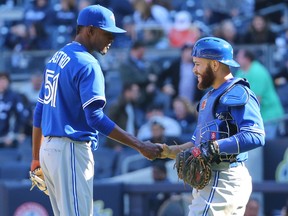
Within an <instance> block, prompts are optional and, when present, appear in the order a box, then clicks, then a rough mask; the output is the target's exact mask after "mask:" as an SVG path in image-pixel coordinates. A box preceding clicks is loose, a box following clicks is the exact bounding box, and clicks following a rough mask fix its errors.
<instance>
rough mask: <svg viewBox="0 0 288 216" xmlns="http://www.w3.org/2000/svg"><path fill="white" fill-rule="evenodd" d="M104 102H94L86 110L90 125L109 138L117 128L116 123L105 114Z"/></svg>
mask: <svg viewBox="0 0 288 216" xmlns="http://www.w3.org/2000/svg"><path fill="white" fill-rule="evenodd" d="M102 107H103V101H101V100H100V101H94V102H93V103H90V104H89V105H88V106H87V107H86V108H85V109H84V111H85V116H86V120H87V123H88V125H89V126H90V127H91V128H93V129H94V130H97V131H99V132H100V133H102V134H104V135H106V136H108V135H109V134H110V133H111V131H112V130H113V129H114V127H115V123H114V122H113V121H112V120H111V119H110V118H108V116H106V115H105V114H104V113H103V110H102Z"/></svg>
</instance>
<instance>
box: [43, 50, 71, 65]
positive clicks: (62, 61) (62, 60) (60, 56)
mask: <svg viewBox="0 0 288 216" xmlns="http://www.w3.org/2000/svg"><path fill="white" fill-rule="evenodd" d="M70 60H71V59H70V57H69V56H68V55H67V54H66V53H65V52H63V51H58V52H56V53H55V54H54V55H53V57H52V58H51V59H50V60H49V61H48V63H55V64H58V65H59V67H61V68H62V69H63V68H64V67H65V66H66V65H67V64H68V62H69V61H70Z"/></svg>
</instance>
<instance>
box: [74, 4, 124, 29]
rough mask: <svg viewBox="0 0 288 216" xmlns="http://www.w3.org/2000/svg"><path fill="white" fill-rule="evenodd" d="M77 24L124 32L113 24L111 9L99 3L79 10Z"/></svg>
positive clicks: (113, 18)
mask: <svg viewBox="0 0 288 216" xmlns="http://www.w3.org/2000/svg"><path fill="white" fill-rule="evenodd" d="M77 25H81V26H94V27H97V28H100V29H102V30H105V31H108V32H112V33H124V32H126V31H125V30H124V29H121V28H119V27H117V26H116V24H115V17H114V14H113V13H112V11H110V10H109V9H107V8H105V7H103V6H101V5H90V6H88V7H85V8H84V9H82V10H81V11H80V12H79V15H78V19H77Z"/></svg>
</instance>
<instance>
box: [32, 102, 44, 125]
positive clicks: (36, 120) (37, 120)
mask: <svg viewBox="0 0 288 216" xmlns="http://www.w3.org/2000/svg"><path fill="white" fill-rule="evenodd" d="M42 108H43V104H42V103H40V102H39V101H38V102H37V103H36V106H35V109H34V115H33V126H35V127H38V128H41V120H42Z"/></svg>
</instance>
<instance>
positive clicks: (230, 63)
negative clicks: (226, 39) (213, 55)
mask: <svg viewBox="0 0 288 216" xmlns="http://www.w3.org/2000/svg"><path fill="white" fill-rule="evenodd" d="M220 62H221V63H223V64H226V65H228V66H231V67H236V68H237V67H240V64H239V63H238V62H236V61H235V60H233V59H231V60H222V61H220Z"/></svg>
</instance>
